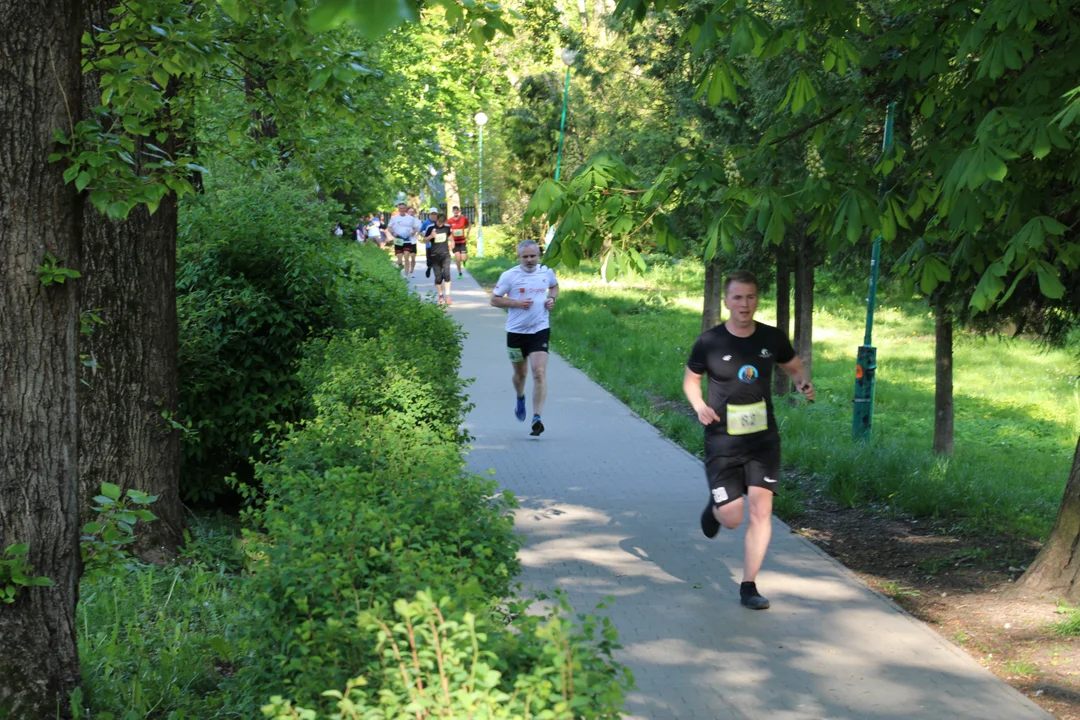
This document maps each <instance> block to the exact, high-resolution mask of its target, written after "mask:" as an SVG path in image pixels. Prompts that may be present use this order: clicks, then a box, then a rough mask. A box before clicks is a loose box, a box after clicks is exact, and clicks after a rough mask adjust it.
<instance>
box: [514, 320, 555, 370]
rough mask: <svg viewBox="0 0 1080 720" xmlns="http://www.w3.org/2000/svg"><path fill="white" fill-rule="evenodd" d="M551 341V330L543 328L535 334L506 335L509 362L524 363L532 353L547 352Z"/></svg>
mask: <svg viewBox="0 0 1080 720" xmlns="http://www.w3.org/2000/svg"><path fill="white" fill-rule="evenodd" d="M550 339H551V328H544V329H543V330H541V331H540V332H537V333H512V332H508V333H506V351H507V353H509V355H510V362H525V359H526V358H527V357H529V355H530V354H532V353H534V352H545V353H546V352H547V351H548V341H549V340H550Z"/></svg>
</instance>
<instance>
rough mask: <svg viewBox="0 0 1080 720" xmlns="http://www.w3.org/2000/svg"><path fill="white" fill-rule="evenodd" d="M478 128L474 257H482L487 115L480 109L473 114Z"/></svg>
mask: <svg viewBox="0 0 1080 720" xmlns="http://www.w3.org/2000/svg"><path fill="white" fill-rule="evenodd" d="M473 120H475V121H476V125H477V127H478V128H480V191H479V193H478V197H477V198H476V257H480V258H482V257H484V125H486V124H487V121H488V116H487V115H485V114H484V113H483V112H482V111H481V112H478V113H476V115H474V116H473Z"/></svg>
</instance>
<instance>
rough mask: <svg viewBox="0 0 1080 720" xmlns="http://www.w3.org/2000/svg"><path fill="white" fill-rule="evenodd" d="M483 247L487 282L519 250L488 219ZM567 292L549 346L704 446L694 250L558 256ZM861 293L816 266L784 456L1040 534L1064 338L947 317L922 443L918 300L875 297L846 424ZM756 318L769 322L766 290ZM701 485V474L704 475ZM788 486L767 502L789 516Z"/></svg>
mask: <svg viewBox="0 0 1080 720" xmlns="http://www.w3.org/2000/svg"><path fill="white" fill-rule="evenodd" d="M484 230H485V232H484V236H485V237H484V240H485V250H486V252H485V255H486V257H485V258H483V259H479V258H476V255H475V253H474V252H473V251H472V249H471V248H470V257H472V258H473V259H472V260H470V261H469V270H470V272H471V273H472V274H473V276H474V277H476V278H477V279H478V280H480V282H482V283H485V284H488V285H490V284H493V283H494V281H495V279H496V278H497V277H498V275H499V273H500V272H502V270H504V269H506V268H508V267H511V266H512V265H514V264H515V263H516V260H514V259H513V256H512V252H513V243H512V240H509V239H508V238H506V236H505V235H504V232H503V228H501V227H499V226H495V227H488V228H485V229H484ZM556 273H557V274H558V276H559V284H560V287H561V289H562V293H563V294H562V296H561V297H560V301H559V308H558V311H557V312H556V315H555V316H554V318H553V323H552V325H553V333H552V342H553V344H554V346H555V349H556V350H557V352H558V353H559V354H560V355H562V356H563V357H564V358H566V359H567V360H568V361H569V362H571V363H572V364H573V365H575V366H576V367H578V368H580V369H581V370H583V371H584V372H586V373H587V374H588V375H589V376H590V377H591V378H593V379H594V380H596V381H597V382H599V383H600V384H601V385H603V386H604V387H605V388H607V389H608V390H610V391H611V392H612V393H614V394H615V395H616V396H617V397H618V398H619V399H621V400H622V401H623V402H625V403H626V404H627V405H629V406H630V407H631V408H633V409H634V411H635V412H637V413H639V414H640V415H641V416H642V417H644V418H646V419H647V420H648V421H650V422H651V423H653V424H654V425H656V426H657V427H658V428H660V429H661V431H662V432H664V434H666V435H668V436H669V437H671V438H672V439H674V440H675V441H676V442H678V443H679V444H681V445H682V446H683V447H685V448H687V449H688V450H690V451H691V452H693V453H695V454H697V455H699V456H700V455H701V452H702V433H701V429H700V426H699V425H698V423H697V421H696V419H694V418H693V417H692V416H691V415H690V414H689V407H688V405H687V404H686V401H685V399H684V397H683V394H682V387H681V383H682V374H683V367H684V364H685V362H686V357H687V355H688V354H689V351H690V347H691V345H693V342H694V340H695V339H696V338H697V336H698V334H699V333H700V331H701V305H702V299H701V287H702V283H703V270H702V268H701V266H700V265H699V264H697V263H694V262H693V261H686V262H683V263H674V264H666V263H665V264H661V263H658V264H656V265H654V266H653V267H651V268H650V270H649V272H648V274H647V275H646V277H645V278H644V279H643V280H642V281H641V282H639V283H637V284H635V285H628V284H624V283H619V282H616V283H612V284H605V283H604V282H603V281H602V280H601V278H600V276H599V272H598V270H597V268H596V267H595V266H588V265H584V266H582V267H581V268H580V269H579V270H577V271H569V270H568V269H567V268H565V267H559V268H556ZM865 315H866V310H865V306H864V304H863V300H862V298H856V297H853V296H852V295H851V294H849V293H837V294H834V293H830V292H829V279H828V277H827V276H825V275H824V274H821V275H819V278H818V282H817V293H816V297H815V311H814V364H813V374H814V378H813V379H814V385H815V386H816V388H817V391H818V401H817V402H816V403H815V404H814V405H805V404H797V405H795V406H792V405H790V404H789V403H787V402H778V403H777V418H778V422H779V423H780V433H781V437H782V438H783V443H784V462H785V464H786V465H789V466H793V467H795V468H797V469H798V471H800V472H802V473H808V474H812V475H813V476H814V478H815V479H816V480H817V482H818V483H820V485H821V486H822V487H824V488H825V489H826V490H827V492H828V493H829V494H830V495H831V496H833V497H834V498H836V499H837V500H839V501H840V502H842V503H844V504H848V505H852V506H870V505H872V506H875V507H877V508H882V509H887V510H893V511H897V512H903V513H909V514H912V515H916V516H938V517H945V518H953V519H955V520H957V523H958V525H959V526H960V527H962V528H968V529H973V530H975V529H979V530H990V529H993V530H1004V531H1007V532H1011V533H1019V534H1021V535H1023V536H1026V537H1032V538H1042V537H1045V536H1046V535H1047V534H1048V533H1049V530H1050V527H1051V525H1052V524H1053V520H1054V516H1055V514H1056V512H1057V507H1058V503H1059V502H1060V499H1061V494H1062V491H1063V489H1064V484H1065V480H1066V476H1067V473H1068V470H1069V464H1070V462H1071V458H1072V452H1073V449H1074V446H1075V444H1076V439H1077V435H1078V433H1080V386H1078V384H1077V361H1076V355H1075V350H1073V351H1067V350H1054V351H1046V350H1044V349H1042V348H1041V347H1040V346H1038V345H1036V344H1034V343H1032V342H1029V341H1027V340H1014V339H1006V338H983V337H978V336H974V335H967V334H964V333H961V332H957V334H956V340H955V347H954V373H955V374H954V396H955V412H956V453H955V455H954V456H953V457H952V458H949V459H944V458H938V457H935V456H934V455H933V453H932V452H931V444H932V440H933V408H934V335H933V333H934V323H933V316H932V314H931V312H930V309H929V308H928V307H927V306H926V304H925V303H924V302H920V301H898V300H897V299H895V298H890V297H889V296H888V295H887V294H885V295H884V296H883V297H880V298H879V306H878V310H877V313H876V316H875V325H874V343H875V345H876V346H877V348H878V371H877V388H876V398H875V408H874V410H875V412H874V429H873V439H872V440H871V441H869V442H860V443H856V442H853V441H852V440H851V416H852V396H853V391H854V383H855V380H854V364H855V350H856V348H857V347H858V346H859V345H860V344H862V339H863V324H864V320H865ZM758 317H759V319H760V320H762V321H763V322H766V323H773V322H774V320H775V298H774V297H768V296H767V297H764V298H763V299H762V302H761V307H760V310H759V313H758ZM702 487H703V488H704V485H703V486H702ZM799 507H800V503H799V498H798V497H797V496H792V495H790V494H789V495H787V496H785V497H783V498H782V499H781V500H779V501H778V503H777V512H778V514H780V515H781V516H782V517H787V518H794V517H796V516H797V515H798V512H799Z"/></svg>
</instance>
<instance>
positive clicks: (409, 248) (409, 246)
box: [402, 242, 416, 255]
mask: <svg viewBox="0 0 1080 720" xmlns="http://www.w3.org/2000/svg"><path fill="white" fill-rule="evenodd" d="M402 247H403V248H405V252H411V253H412V254H413V255H415V254H416V243H414V242H407V243H405V244H404V245H402Z"/></svg>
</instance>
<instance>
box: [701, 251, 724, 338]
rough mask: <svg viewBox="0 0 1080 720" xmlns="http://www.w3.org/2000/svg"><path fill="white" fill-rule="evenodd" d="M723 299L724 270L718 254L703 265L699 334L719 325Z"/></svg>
mask: <svg viewBox="0 0 1080 720" xmlns="http://www.w3.org/2000/svg"><path fill="white" fill-rule="evenodd" d="M723 297H724V268H723V266H722V264H721V260H720V253H717V254H716V255H714V256H713V259H712V260H711V261H710V262H708V263H706V264H705V300H704V303H703V305H702V308H701V332H705V331H706V330H712V329H713V328H714V327H716V326H717V325H718V324H719V323H720V300H721V299H723Z"/></svg>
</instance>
